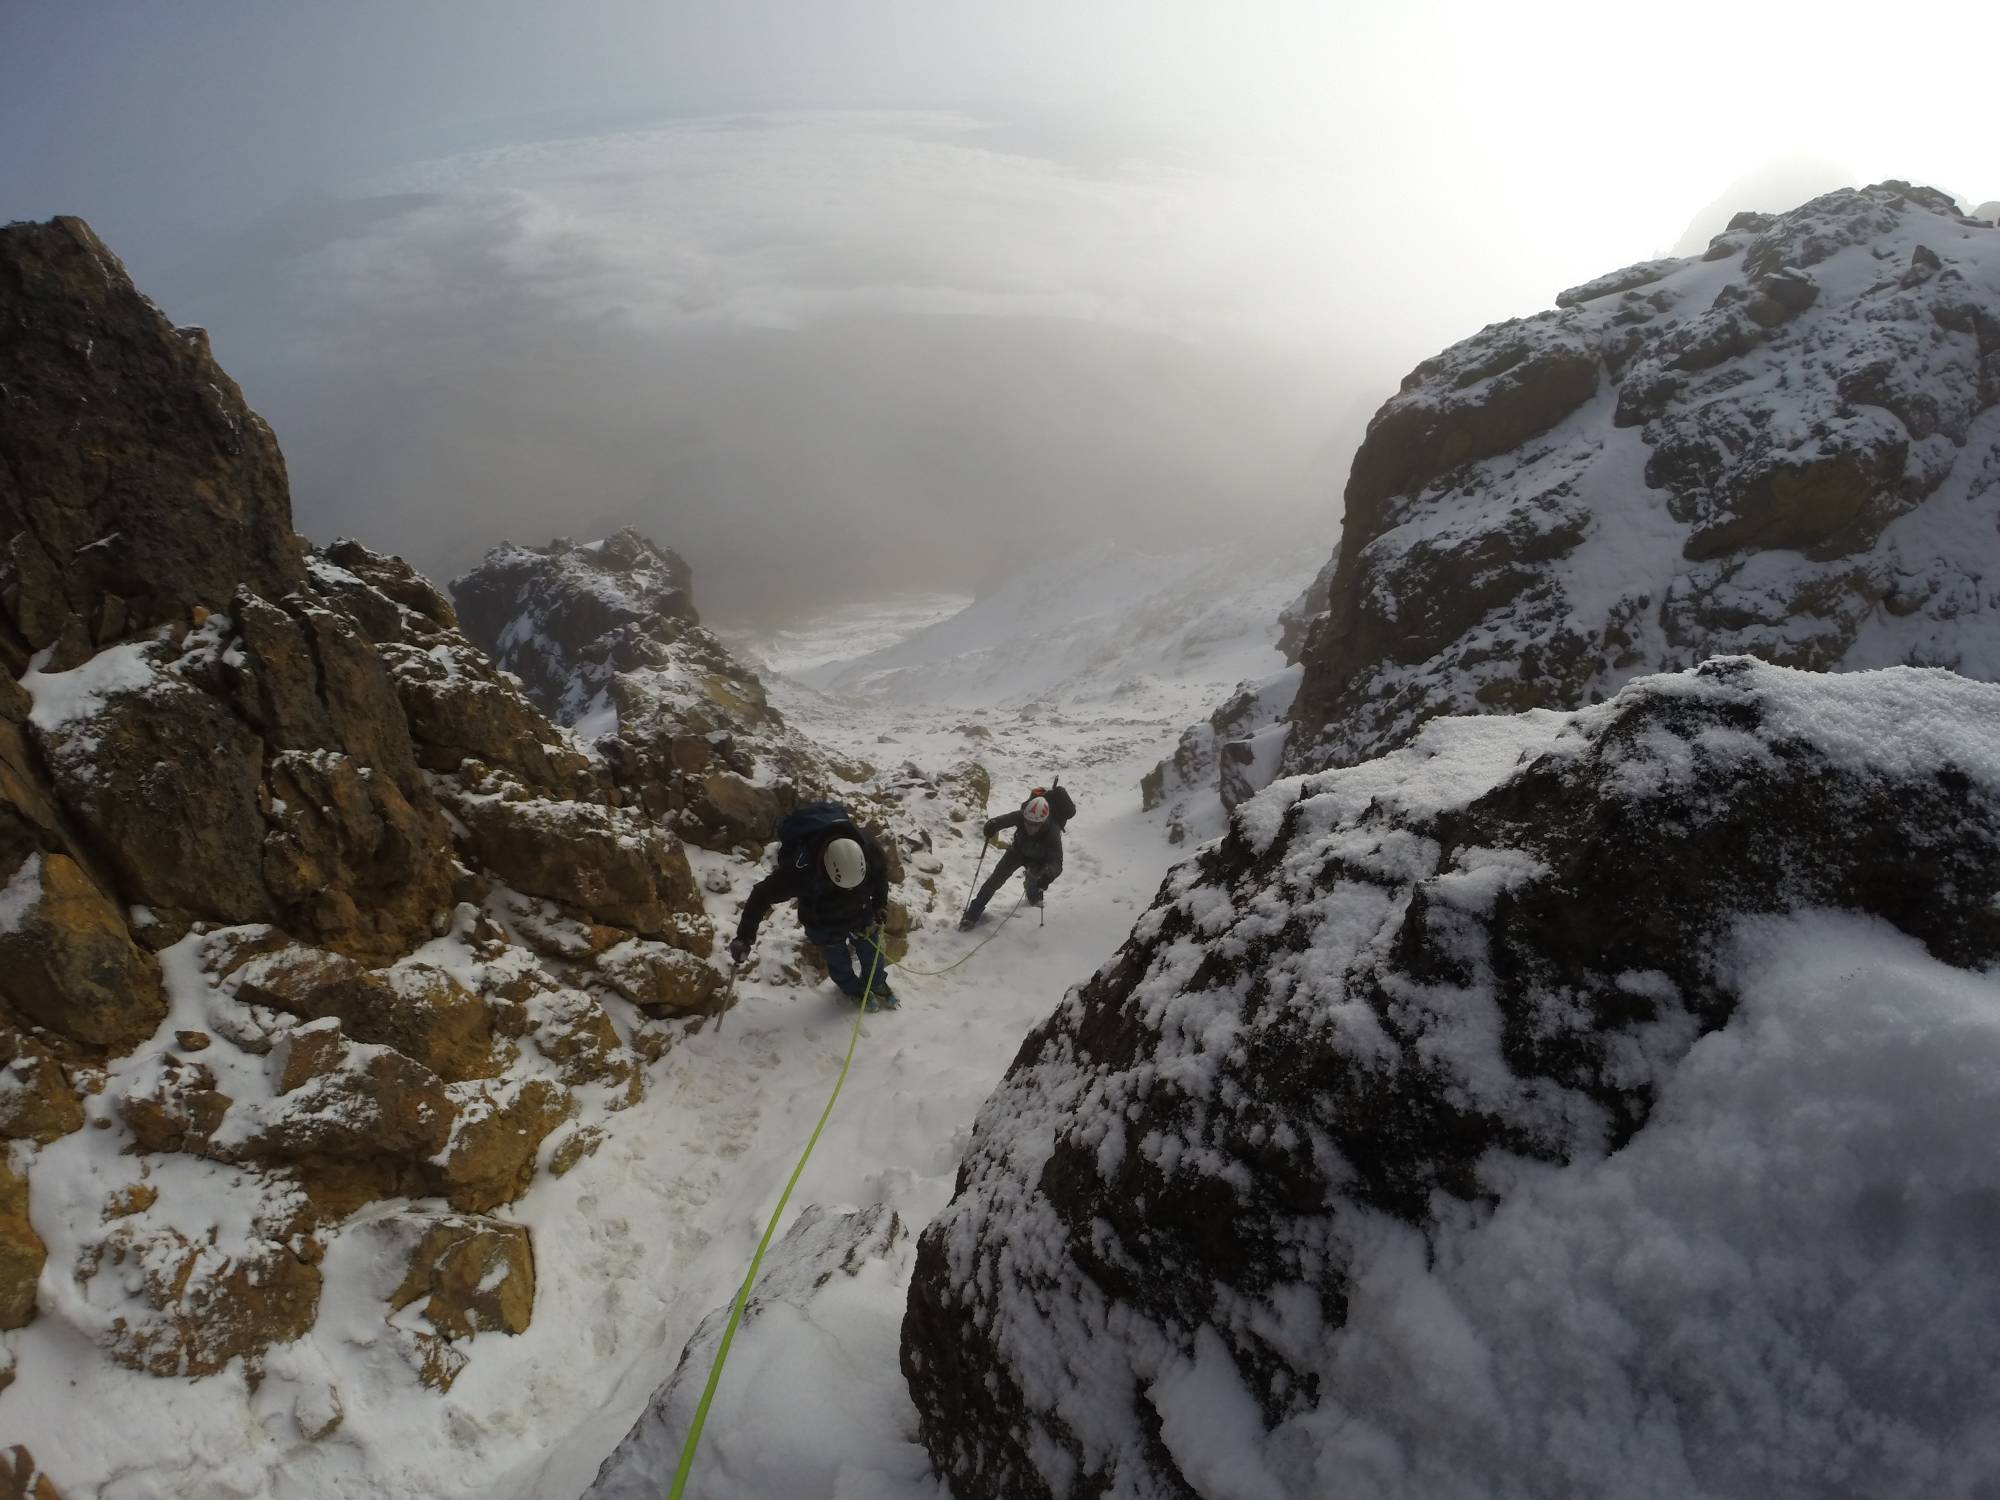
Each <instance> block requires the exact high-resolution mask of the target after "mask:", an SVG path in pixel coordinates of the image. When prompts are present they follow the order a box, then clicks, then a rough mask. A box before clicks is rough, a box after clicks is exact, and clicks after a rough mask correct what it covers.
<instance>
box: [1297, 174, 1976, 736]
mask: <svg viewBox="0 0 2000 1500" xmlns="http://www.w3.org/2000/svg"><path fill="white" fill-rule="evenodd" d="M1556 302H1557V307H1556V310H1554V311H1552V312H1548V313H1544V314H1541V315H1539V316H1536V317H1533V318H1528V319H1521V320H1515V321H1511V322H1507V323H1502V324H1496V325H1494V326H1492V327H1490V328H1487V329H1485V330H1483V331H1481V332H1480V333H1478V334H1477V335H1475V336H1474V337H1472V338H1470V339H1468V340H1466V341H1465V342H1464V343H1462V344H1459V345H1456V346H1455V347H1453V348H1451V349H1448V350H1446V351H1445V352H1444V353H1442V354H1440V355H1438V356H1437V357H1436V358H1434V359H1431V360H1427V361H1425V362H1424V363H1423V364H1422V365H1420V366H1418V367H1417V369H1416V370H1415V371H1413V372H1412V373H1411V374H1410V375H1409V377H1408V378H1407V379H1406V380H1405V381H1404V382H1403V389H1402V391H1401V392H1400V393H1399V394H1398V395H1396V396H1395V397H1393V398H1392V399H1391V400H1390V401H1389V402H1388V403H1387V404H1386V405H1384V406H1383V407H1382V409H1381V411H1380V412H1379V413H1377V415H1376V417H1375V420H1374V421H1373V422H1372V423H1371V424H1370V427H1369V430H1368V434H1367V437H1366V439H1365V440H1364V441H1363V443H1362V445H1361V447H1360V450H1359V451H1358V452H1357V453H1356V455H1355V459H1354V466H1353V470H1352V473H1351V475H1350V477H1349V480H1348V484H1347V491H1346V516H1345V521H1344V524H1343V529H1342V534H1341V544H1340V549H1339V552H1338V553H1337V555H1336V567H1335V571H1334V575H1333V577H1332V580H1331V583H1330V587H1329V589H1328V591H1327V595H1326V603H1327V606H1328V612H1327V614H1326V616H1325V617H1324V618H1323V619H1322V620H1319V621H1318V622H1316V623H1315V624H1314V625H1313V627H1312V628H1311V630H1310V631H1309V633H1308V636H1307V639H1306V642H1305V644H1304V647H1303V651H1304V662H1305V667H1306V671H1305V676H1304V680H1303V682H1302V683H1301V685H1300V688H1299V692H1298V696H1297V699H1296V701H1295V702H1294V704H1293V706H1292V710H1291V714H1290V717H1291V720H1292V722H1293V724H1294V725H1295V726H1296V730H1295V732H1294V734H1293V735H1292V737H1291V740H1290V743H1289V745H1288V746H1287V748H1286V752H1285V766H1286V769H1287V770H1290V771H1302V770H1311V769H1316V768H1319V767H1322V766H1326V765H1330V764H1348V763H1352V762H1354V761H1358V760H1362V759H1366V758H1367V757H1369V756H1371V755H1376V754H1379V753H1381V752H1382V751H1384V750H1386V749H1389V748H1392V747H1394V746H1396V745H1399V744H1402V743H1403V742H1405V741H1406V740H1407V739H1408V738H1409V737H1410V735H1411V734H1412V733H1414V732H1415V730H1416V729H1417V727H1418V726H1420V725H1421V724H1422V723H1423V722H1424V721H1425V720H1426V719H1429V718H1431V717H1433V716H1435V715H1438V714H1447V713H1476V712H1486V711H1512V710H1521V709H1528V708H1539V707H1553V708H1570V707H1577V706H1580V705H1583V704H1586V703H1589V702H1592V701H1596V700H1599V699H1601V698H1603V697H1604V696H1605V695H1607V694H1609V693H1611V692H1613V691H1615V690H1616V689H1617V688H1618V687H1619V686H1620V685H1621V684H1622V683H1624V682H1626V681H1628V680H1629V679H1631V678H1632V677H1633V676H1635V675H1637V674H1640V673H1643V672H1648V671H1656V670H1661V669H1674V668H1679V667H1685V666H1690V665H1692V664H1694V663H1695V662H1698V661H1700V660H1702V659H1704V658H1706V657H1708V656H1710V655H1714V654H1717V653H1728V652H1744V651H1747V652H1750V653H1752V654H1755V655H1757V656H1759V657H1762V658H1764V659H1765V660H1769V661H1774V662H1778V663H1782V664H1785V665H1791V666H1801V667H1810V668H1814V669H1829V668H1862V667H1870V666H1882V665H1890V664H1895V663H1899V662H1906V663H1910V664H1914V665H1940V666H1949V667H1953V668H1955V669H1958V670H1962V671H1965V672H1968V673H1971V674H1973V675H1976V676H1980V677H1993V676H1996V675H2000V657H1997V656H1995V654H1994V653H1993V652H1992V651H1991V650H1990V648H1989V646H1988V644H1987V643H1988V641H1989V639H1990V638H1991V636H1992V631H1991V629H1990V626H1989V625H1988V623H1987V621H1986V619H1985V618H1984V611H1985V610H1986V609H1987V608H1988V601H1987V599H1986V590H1985V588H1984V586H1983V585H1982V583H1981V581H1980V580H1981V579H1982V578H1983V577H1984V576H1985V574H1986V572H1987V571H1989V568H1988V564H1989V561H1991V560H1993V559H1992V557H1991V554H1992V551H1993V549H1992V546H1991V538H1990V535H1989V533H1990V531H1991V528H1990V527H1983V526H1982V524H1981V523H1980V521H1979V517H1980V516H1981V515H1982V514H1983V509H1984V508H1987V507H1990V504H1991V494H1992V492H1993V487H1994V485H1995V484H1996V483H2000V235H1996V234H1995V233H1994V232H1993V230H1992V228H1991V226H1990V225H1987V224H1984V223H1981V222H1979V221H1976V220H1971V219H1966V218H1962V217H1961V216H1960V215H1959V214H1958V213H1957V212H1956V210H1955V208H1954V207H1953V205H1952V203H1951V201H1950V200H1949V199H1948V198H1946V197H1945V196H1944V195H1943V194H1940V193H1936V192H1933V191H1931V190H1929V189H1925V188H1914V187H1910V186H1908V185H1907V184H1902V183H1884V184H1881V185H1879V186H1876V187H1872V188H1868V189H1865V190H1858V191H1857V190H1842V191H1840V192H1836V193H1830V194H1828V195H1827V196H1825V197H1823V198H1819V199H1815V200H1814V201H1813V202H1811V203H1808V204H1806V205H1805V206H1804V207H1802V208H1799V209H1796V210H1794V211H1793V212H1790V213H1786V214H1780V215H1775V216H1773V215H1767V214H1743V215H1739V216H1738V217H1737V218H1736V219H1735V220H1734V221H1732V222H1731V224H1730V227H1729V229H1728V230H1727V231H1726V232H1725V233H1723V234H1722V235H1720V236H1718V237H1717V238H1716V240H1715V241H1714V243H1713V244H1712V245H1711V247H1710V248H1709V250H1708V252H1707V253H1706V255H1704V256H1703V257H1701V258H1699V259H1690V260H1665V261H1649V262H1647V263H1645V264H1643V265H1640V266H1635V267H1631V268H1628V269H1627V270H1624V271H1619V272H1615V273H1613V274H1611V275H1609V276H1605V277H1600V278H1599V279H1597V280H1596V281H1593V282H1589V283H1586V284H1585V285H1583V286H1579V287H1574V288H1571V289H1570V290H1568V291H1566V292H1564V293H1563V294H1562V295H1561V296H1559V297H1558V298H1557V299H1556ZM1982 538H1983V539H1982Z"/></svg>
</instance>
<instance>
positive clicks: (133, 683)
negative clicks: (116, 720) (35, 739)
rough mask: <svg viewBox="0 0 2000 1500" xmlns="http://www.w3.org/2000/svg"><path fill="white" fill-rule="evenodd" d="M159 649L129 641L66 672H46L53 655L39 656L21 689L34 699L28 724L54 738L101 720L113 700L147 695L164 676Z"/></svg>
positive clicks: (145, 642) (146, 642) (149, 642)
mask: <svg viewBox="0 0 2000 1500" xmlns="http://www.w3.org/2000/svg"><path fill="white" fill-rule="evenodd" d="M158 649H159V648H158V643H157V642H155V641H152V640H139V641H127V642H125V643H124V644H123V645H119V646H112V647H109V648H107V649H106V650H103V651H100V652H98V653H97V654H96V655H95V656H93V657H91V658H90V660H89V661H87V662H85V663H84V664H83V665H82V666H80V667H74V668H72V669H71V670H69V671H67V672H45V671H43V670H42V667H41V664H42V663H45V662H46V661H47V659H48V652H46V651H44V652H41V653H39V654H38V655H37V656H36V657H35V661H34V663H32V664H31V665H30V666H29V668H28V670H27V671H26V672H25V673H23V674H22V677H21V686H22V687H24V688H26V689H27V691H28V696H29V697H31V698H33V699H34V700H35V706H34V709H33V711H32V712H31V713H30V714H29V715H28V722H29V723H30V724H32V725H34V727H35V728H37V729H39V730H41V731H42V732H43V733H44V734H46V733H50V732H51V731H54V730H59V729H62V728H63V727H64V726H66V725H69V724H73V723H76V722H78V721H80V720H84V719H90V718H94V717H96V715H97V714H98V713H99V712H101V711H102V710H103V707H104V705H105V703H106V702H107V701H108V700H109V699H112V698H115V697H117V696H119V695H120V694H123V693H140V692H145V691H146V690H147V689H149V688H151V687H152V685H153V683H154V681H155V679H156V678H157V676H158V675H159V674H158V670H157V669H156V668H155V666H154V665H153V658H154V656H155V655H156V654H157V652H158Z"/></svg>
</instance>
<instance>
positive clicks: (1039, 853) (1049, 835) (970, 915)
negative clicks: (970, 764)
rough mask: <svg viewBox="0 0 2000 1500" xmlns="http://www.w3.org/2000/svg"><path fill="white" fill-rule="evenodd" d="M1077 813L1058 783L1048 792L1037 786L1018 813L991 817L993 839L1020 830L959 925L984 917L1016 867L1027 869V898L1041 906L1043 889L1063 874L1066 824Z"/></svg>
mask: <svg viewBox="0 0 2000 1500" xmlns="http://www.w3.org/2000/svg"><path fill="white" fill-rule="evenodd" d="M1075 816H1076V803H1075V802H1074V801H1073V800H1071V798H1070V795H1069V793H1068V792H1066V791H1064V790H1063V789H1062V787H1061V786H1060V785H1056V786H1053V787H1050V788H1049V789H1048V790H1047V791H1043V790H1042V789H1041V788H1040V787H1036V788H1035V789H1034V791H1032V792H1031V793H1029V794H1028V800H1027V801H1025V802H1023V803H1022V804H1021V807H1020V810H1019V811H1018V812H1010V813H1005V814H1003V815H1001V816H1000V817H997V818H988V819H987V820H986V837H988V838H989V839H990V838H992V837H993V835H994V834H996V833H998V832H1000V830H1001V829H1003V828H1012V829H1016V830H1017V832H1016V833H1015V834H1014V838H1013V842H1011V843H1010V844H1009V845H1008V846H1007V853H1006V854H1005V856H1003V857H1002V859H1001V861H1000V864H999V866H998V867H997V868H996V869H995V870H994V871H993V874H992V875H991V876H990V877H988V879H987V881H986V884H984V885H982V886H981V887H980V888H979V894H978V895H976V896H974V897H973V898H972V904H971V905H970V906H968V907H966V909H965V915H964V916H963V917H961V918H960V919H959V923H958V925H959V927H960V928H961V929H964V928H967V927H970V926H972V925H973V924H974V923H975V922H977V921H978V920H979V919H980V918H981V917H983V916H984V915H985V914H986V903H987V902H989V901H991V900H992V899H993V894H994V892H996V891H998V890H999V889H1000V887H1001V886H1003V885H1005V884H1006V883H1007V881H1008V879H1009V878H1010V877H1011V876H1012V875H1013V873H1014V872H1015V871H1016V870H1025V871H1026V872H1027V873H1026V875H1024V876H1023V878H1022V883H1023V884H1024V885H1025V886H1026V887H1027V892H1026V895H1025V897H1024V898H1023V899H1025V900H1026V901H1027V903H1028V905H1030V906H1040V905H1041V904H1042V892H1044V891H1046V890H1047V889H1048V888H1049V886H1050V885H1051V884H1052V883H1053V882H1054V880H1055V878H1056V877H1057V876H1058V875H1060V874H1062V867H1063V825H1064V824H1066V823H1068V822H1069V820H1070V819H1071V818H1073V817H1075Z"/></svg>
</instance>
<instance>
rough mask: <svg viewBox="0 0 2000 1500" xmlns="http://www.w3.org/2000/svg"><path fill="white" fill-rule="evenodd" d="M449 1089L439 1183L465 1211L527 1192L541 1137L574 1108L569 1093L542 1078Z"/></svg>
mask: <svg viewBox="0 0 2000 1500" xmlns="http://www.w3.org/2000/svg"><path fill="white" fill-rule="evenodd" d="M452 1095H453V1102H454V1103H455V1104H456V1106H457V1109H458V1122H457V1127H456V1128H455V1129H454V1130H453V1131H452V1134H451V1142H450V1145H449V1146H448V1147H447V1148H446V1149H445V1154H444V1159H443V1162H442V1164H441V1166H440V1167H439V1169H438V1175H439V1179H440V1180H439V1187H440V1188H441V1190H442V1191H443V1193H444V1195H445V1197H446V1199H447V1200H448V1201H449V1202H450V1204H451V1206H452V1207H453V1208H456V1209H459V1210H461V1211H463V1212H466V1213H484V1212H486V1211H487V1210H488V1209H493V1208H498V1207H499V1206H500V1205H501V1204H503V1203H512V1202H513V1201H514V1200H515V1199H516V1198H518V1197H520V1196H521V1194H522V1193H524V1192H526V1191H527V1188H528V1184H529V1183H530V1182H531V1181H532V1180H533V1179H534V1175H535V1163H536V1159H537V1157H538V1155H539V1153H540V1152H541V1149H542V1142H543V1141H545V1140H547V1139H548V1137H549V1135H550V1133H551V1132H553V1131H554V1130H555V1129H556V1128H557V1127H558V1126H560V1125H562V1124H563V1123H564V1122H565V1121H567V1120H568V1119H569V1118H570V1116H571V1115H573V1114H575V1113H576V1101H575V1100H574V1099H573V1098H571V1097H570V1095H569V1093H568V1092H567V1091H566V1090H564V1089H561V1088H558V1087H557V1086H556V1085H554V1084H552V1083H550V1082H549V1081H548V1080H547V1079H544V1078H530V1079H525V1080H523V1081H522V1082H520V1083H515V1084H462V1085H460V1086H459V1087H458V1088H456V1089H454V1090H452Z"/></svg>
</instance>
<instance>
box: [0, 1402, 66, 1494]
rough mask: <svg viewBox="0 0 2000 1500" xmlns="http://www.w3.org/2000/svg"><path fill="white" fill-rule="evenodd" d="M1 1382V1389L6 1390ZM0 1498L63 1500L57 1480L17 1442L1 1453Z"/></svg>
mask: <svg viewBox="0 0 2000 1500" xmlns="http://www.w3.org/2000/svg"><path fill="white" fill-rule="evenodd" d="M5 1389H6V1386H5V1384H4V1383H0V1390H5ZM0 1500H62V1492H61V1491H60V1490H58V1489H57V1488H56V1485H55V1481H54V1480H53V1479H51V1478H49V1476H48V1475H46V1474H44V1473H43V1472H42V1467H41V1465H40V1464H38V1463H36V1462H35V1455H34V1454H32V1453H30V1452H29V1451H28V1450H27V1449H26V1448H24V1447H23V1446H21V1445H20V1444H19V1443H16V1444H15V1445H14V1446H13V1447H11V1448H9V1449H8V1450H7V1451H6V1452H5V1453H0Z"/></svg>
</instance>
